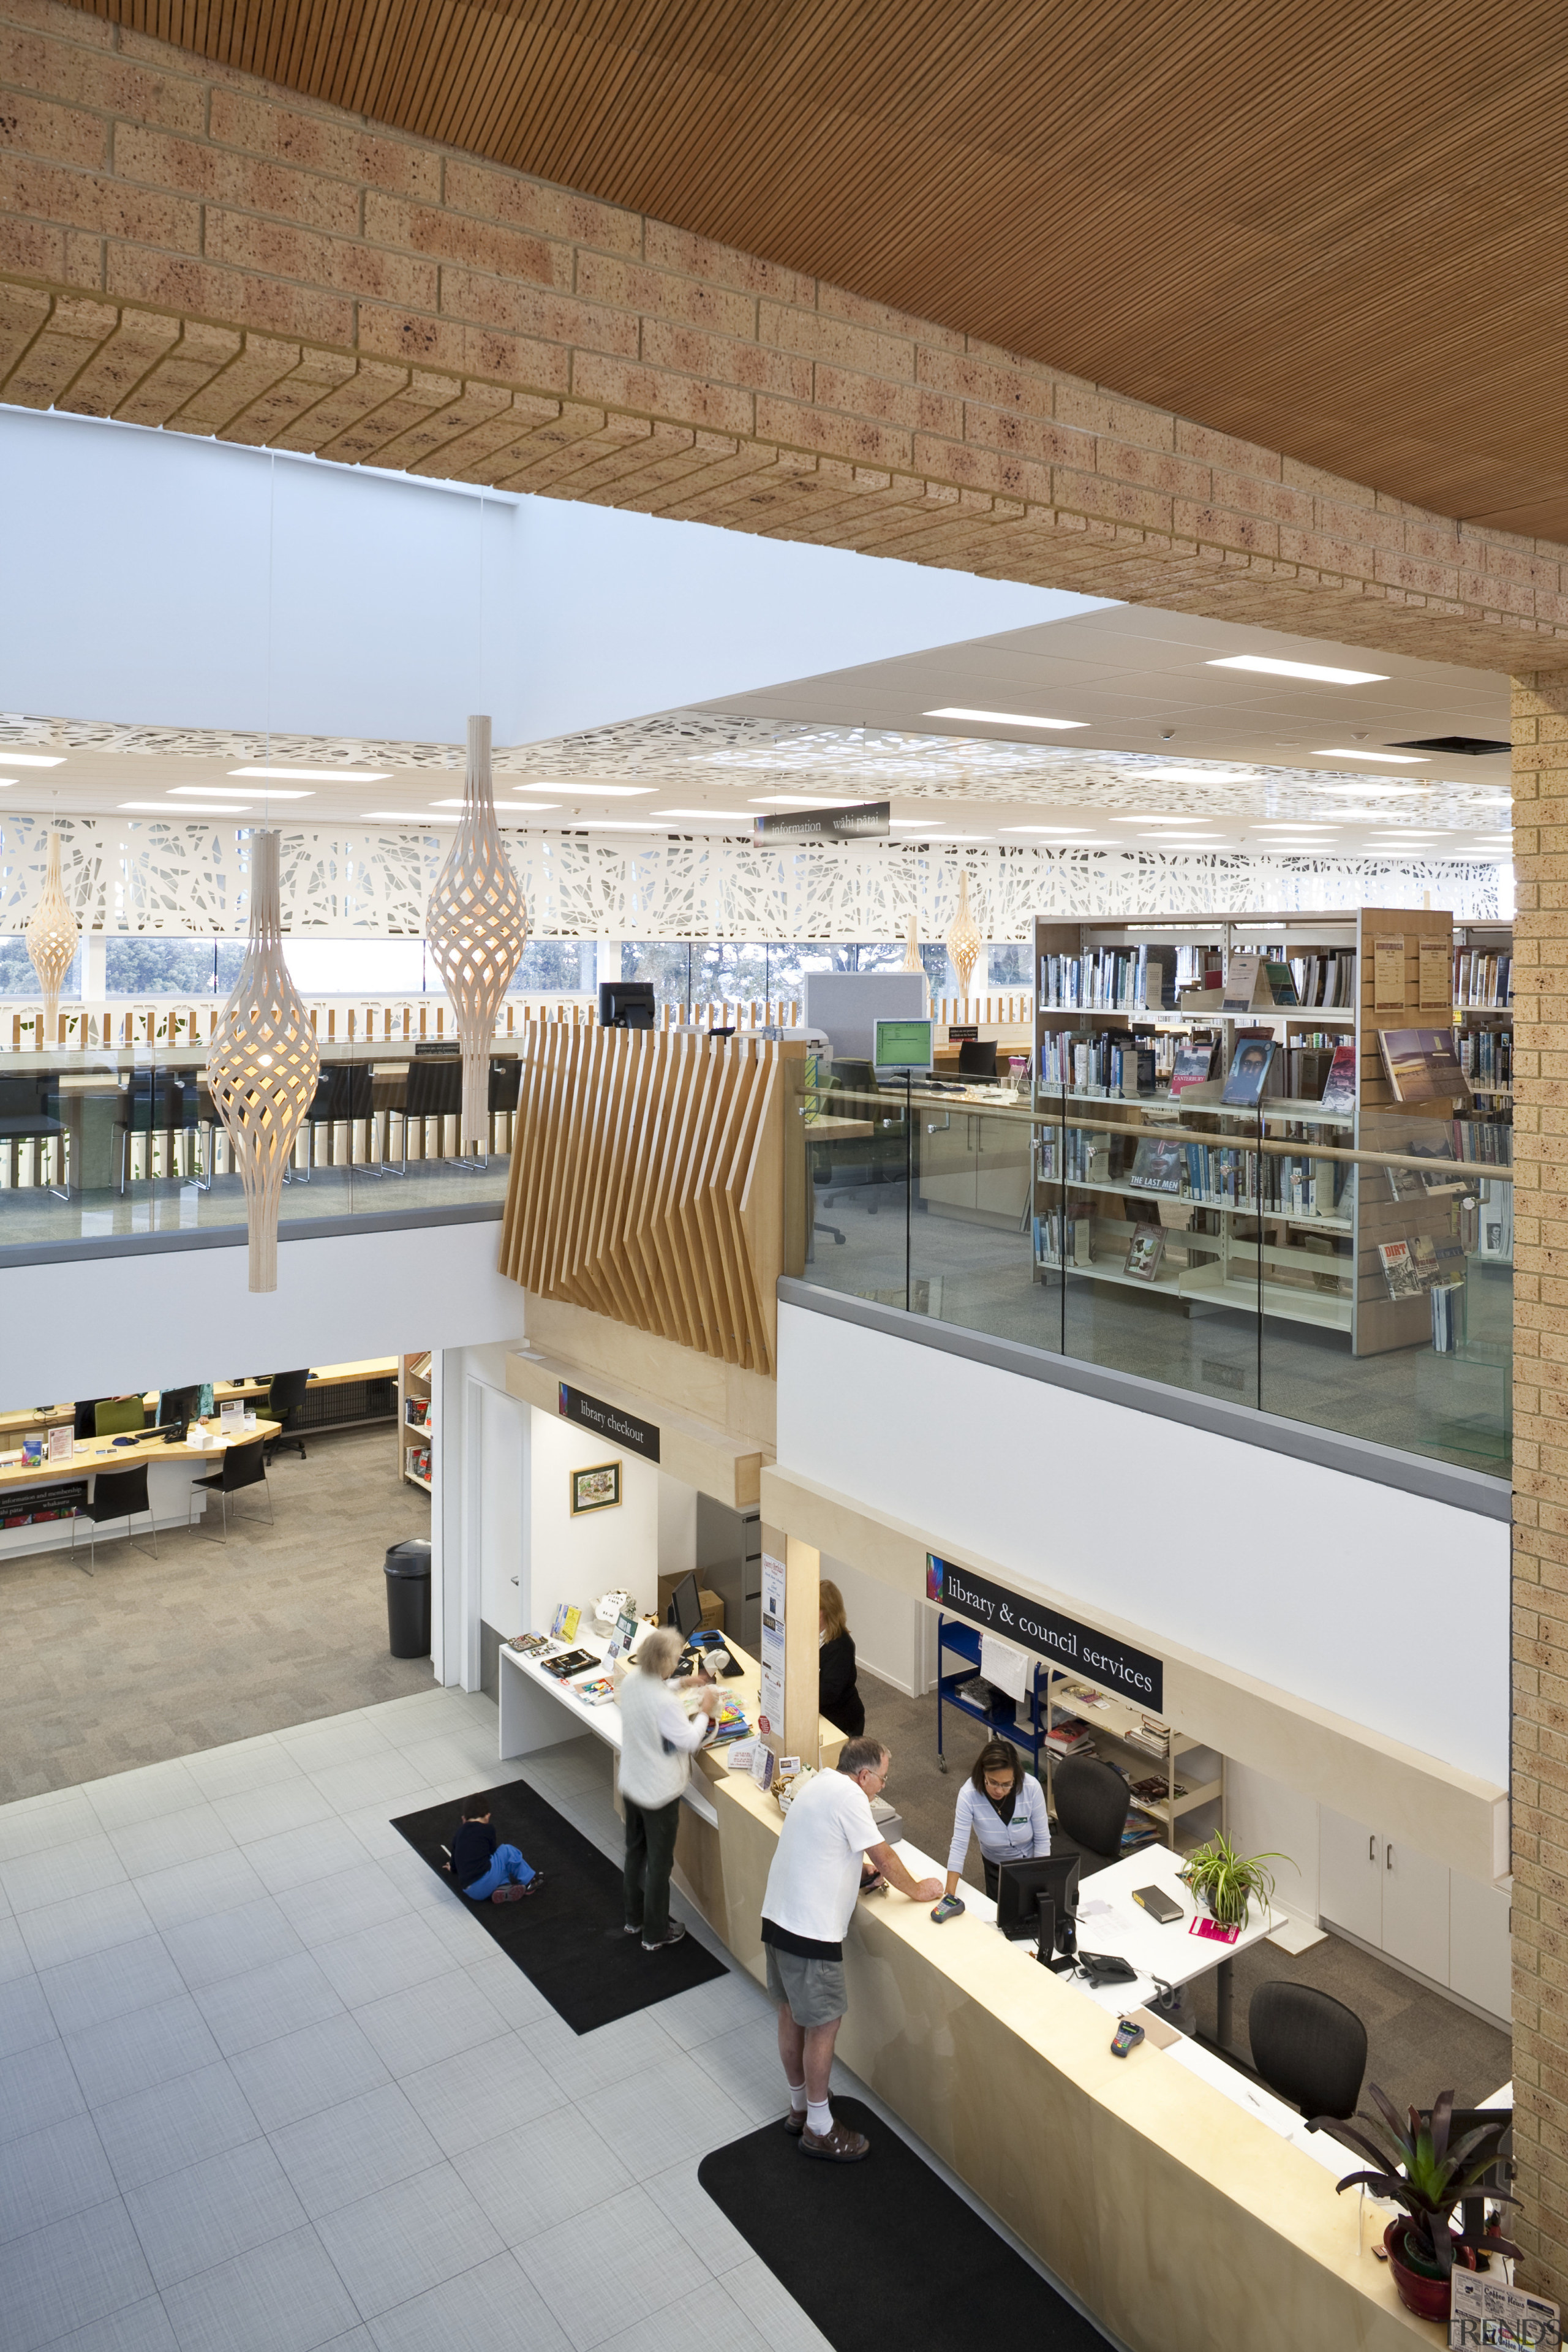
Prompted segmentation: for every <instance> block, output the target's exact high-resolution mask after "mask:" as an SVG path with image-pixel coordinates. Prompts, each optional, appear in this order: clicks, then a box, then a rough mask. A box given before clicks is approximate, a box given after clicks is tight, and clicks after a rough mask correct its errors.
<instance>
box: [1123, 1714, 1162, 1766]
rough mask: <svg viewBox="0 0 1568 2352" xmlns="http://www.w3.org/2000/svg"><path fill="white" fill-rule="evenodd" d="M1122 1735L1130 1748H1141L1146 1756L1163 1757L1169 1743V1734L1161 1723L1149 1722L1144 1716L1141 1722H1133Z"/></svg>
mask: <svg viewBox="0 0 1568 2352" xmlns="http://www.w3.org/2000/svg"><path fill="white" fill-rule="evenodd" d="M1122 1737H1123V1738H1125V1740H1126V1741H1127V1744H1128V1746H1129V1747H1130V1748H1142V1749H1143V1751H1144V1753H1145V1755H1148V1756H1159V1757H1163V1756H1164V1754H1165V1752H1166V1749H1167V1748H1168V1747H1169V1745H1170V1734H1169V1733H1168V1732H1167V1730H1166V1728H1165V1727H1164V1725H1163V1723H1151V1722H1150V1721H1149V1719H1148V1717H1146V1716H1145V1717H1144V1719H1143V1721H1142V1723H1135V1724H1133V1725H1132V1726H1131V1727H1130V1728H1129V1729H1128V1730H1127V1731H1126V1732H1124V1733H1123V1734H1122Z"/></svg>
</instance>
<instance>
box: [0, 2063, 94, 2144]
mask: <svg viewBox="0 0 1568 2352" xmlns="http://www.w3.org/2000/svg"><path fill="white" fill-rule="evenodd" d="M86 2112H87V2101H86V2100H85V2099H84V2098H83V2097H82V2095H81V2085H80V2084H79V2082H78V2081H77V2078H76V2069H75V2067H74V2066H73V2065H72V2064H71V2062H70V2058H69V2056H68V2053H67V2050H66V2046H65V2043H64V2042H58V2041H57V2042H36V2043H35V2044H34V2046H33V2047H32V2049H30V2050H18V2051H16V2052H15V2053H13V2054H12V2055H11V2056H10V2057H8V2058H7V2059H6V2060H5V2081H4V2089H3V2095H0V2144H3V2143H4V2142H5V2141H6V2140H11V2139H20V2138H22V2137H25V2136H26V2134H27V2133H28V2132H36V2131H42V2130H43V2128H44V2126H45V2125H46V2124H58V2123H63V2122H64V2121H65V2119H66V2117H67V2116H80V2115H85V2114H86Z"/></svg>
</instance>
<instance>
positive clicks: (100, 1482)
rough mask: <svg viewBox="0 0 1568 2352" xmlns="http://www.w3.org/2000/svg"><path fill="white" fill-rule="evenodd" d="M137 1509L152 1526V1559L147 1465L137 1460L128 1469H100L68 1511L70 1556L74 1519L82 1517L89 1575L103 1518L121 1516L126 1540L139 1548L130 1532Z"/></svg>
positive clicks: (155, 1528)
mask: <svg viewBox="0 0 1568 2352" xmlns="http://www.w3.org/2000/svg"><path fill="white" fill-rule="evenodd" d="M139 1511H145V1512H146V1514H147V1524H148V1526H149V1527H150V1528H152V1530H153V1559H157V1557H158V1522H157V1521H156V1519H155V1518H154V1517H153V1507H152V1505H151V1504H150V1503H149V1502H148V1500H147V1465H146V1464H145V1462H138V1463H137V1464H136V1465H135V1467H134V1468H133V1469H130V1470H100V1472H99V1473H98V1475H97V1476H96V1477H95V1478H94V1480H93V1482H92V1492H91V1493H90V1495H89V1496H88V1497H87V1499H86V1500H85V1501H84V1502H80V1503H79V1504H78V1505H77V1507H76V1509H75V1510H74V1511H73V1512H72V1514H71V1558H72V1559H75V1558H76V1523H77V1521H78V1519H86V1520H88V1521H89V1537H88V1568H87V1573H88V1575H89V1576H95V1575H96V1574H97V1572H98V1530H99V1528H100V1527H101V1526H102V1525H103V1523H104V1521H105V1519H123V1520H124V1522H125V1540H126V1542H127V1543H129V1544H130V1545H131V1546H132V1549H134V1550H136V1551H142V1550H143V1549H144V1546H142V1545H141V1544H139V1543H137V1542H136V1540H135V1538H134V1537H133V1536H132V1533H131V1522H132V1518H133V1517H135V1516H136V1514H137V1513H138V1512H139Z"/></svg>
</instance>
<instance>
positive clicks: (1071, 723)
mask: <svg viewBox="0 0 1568 2352" xmlns="http://www.w3.org/2000/svg"><path fill="white" fill-rule="evenodd" d="M924 716H925V717H926V718H927V719H978V720H979V721H980V723H981V725H982V726H983V727H1053V728H1059V729H1060V730H1062V732H1063V733H1065V732H1066V731H1067V730H1068V728H1072V727H1087V726H1088V725H1089V721H1088V719H1040V718H1037V717H1035V716H1032V715H1031V713H1030V712H1028V711H1026V710H962V709H959V707H958V705H957V704H956V703H950V704H948V705H947V706H946V707H945V708H944V709H942V710H928V711H926V712H925V713H924Z"/></svg>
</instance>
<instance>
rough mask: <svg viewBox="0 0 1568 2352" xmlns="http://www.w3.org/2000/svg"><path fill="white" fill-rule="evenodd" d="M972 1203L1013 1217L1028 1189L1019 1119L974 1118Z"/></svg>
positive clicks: (1025, 1140)
mask: <svg viewBox="0 0 1568 2352" xmlns="http://www.w3.org/2000/svg"><path fill="white" fill-rule="evenodd" d="M974 1139H975V1154H974V1162H975V1165H974V1205H975V1207H976V1208H977V1209H990V1210H992V1211H993V1212H995V1213H1000V1214H1001V1215H1003V1216H1006V1217H1012V1218H1014V1219H1017V1218H1019V1217H1021V1216H1022V1215H1023V1213H1024V1202H1025V1201H1026V1199H1027V1197H1028V1192H1029V1129H1028V1128H1027V1127H1026V1125H1025V1123H1024V1121H1023V1120H1022V1119H1012V1118H1006V1119H1005V1118H986V1117H985V1116H984V1113H976V1115H975V1119H974Z"/></svg>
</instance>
